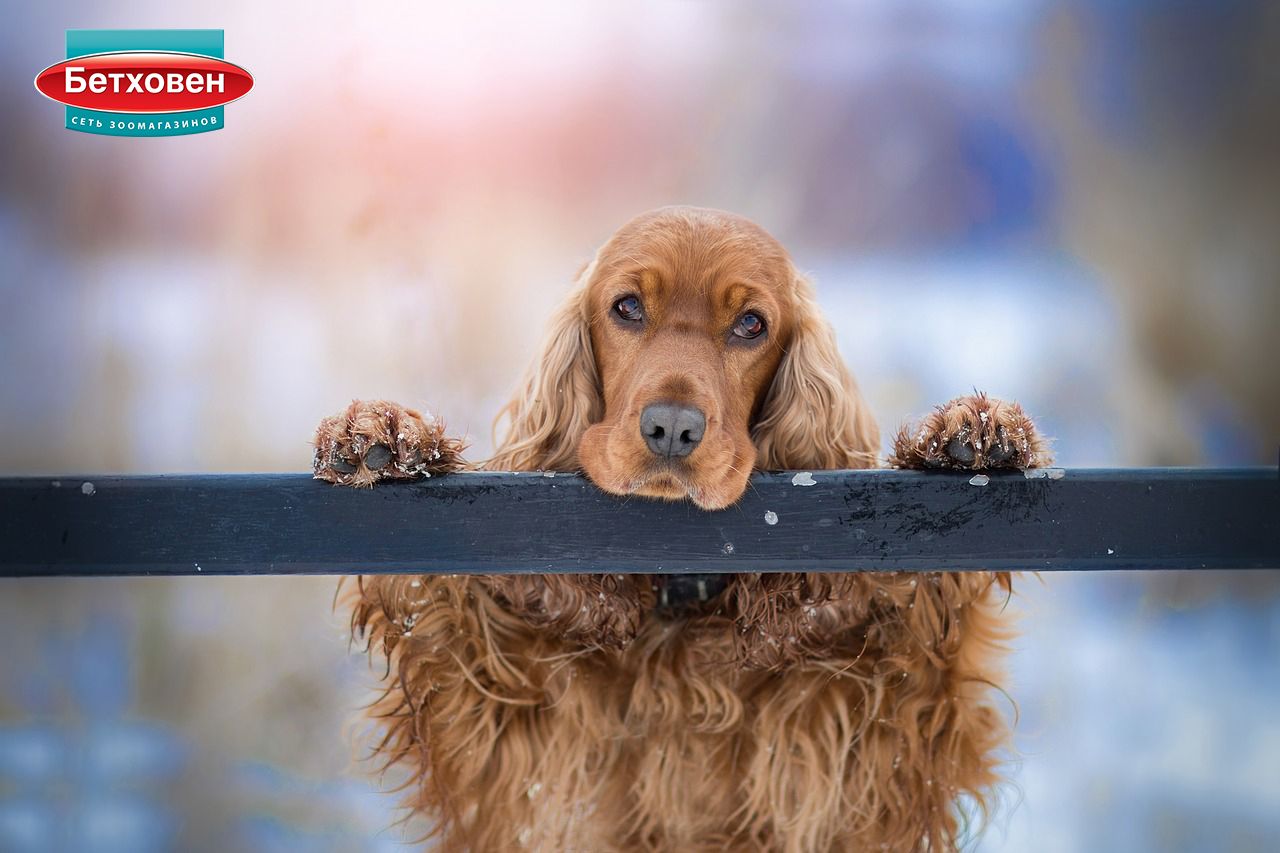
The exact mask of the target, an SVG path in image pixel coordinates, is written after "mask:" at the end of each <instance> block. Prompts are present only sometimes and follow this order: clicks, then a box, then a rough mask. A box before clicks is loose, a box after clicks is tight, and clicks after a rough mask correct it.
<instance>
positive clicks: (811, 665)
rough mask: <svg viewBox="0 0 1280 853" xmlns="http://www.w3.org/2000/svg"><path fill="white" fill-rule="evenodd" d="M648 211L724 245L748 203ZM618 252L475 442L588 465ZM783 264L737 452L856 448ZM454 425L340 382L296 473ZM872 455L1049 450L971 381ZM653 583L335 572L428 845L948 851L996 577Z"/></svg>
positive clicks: (986, 682)
mask: <svg viewBox="0 0 1280 853" xmlns="http://www.w3.org/2000/svg"><path fill="white" fill-rule="evenodd" d="M649 216H650V217H656V219H650V220H648V221H647V225H646V227H644V228H641V229H640V231H639V235H640V237H641V238H642V240H643V239H647V240H649V241H650V242H652V241H653V240H654V239H655V238H654V235H653V230H654V228H655V227H656V228H658V229H659V237H661V238H662V239H664V240H667V241H668V243H671V244H676V245H679V244H680V240H682V239H683V240H685V241H686V242H689V241H692V242H695V243H696V242H698V241H699V240H702V241H704V242H705V241H706V239H707V237H706V235H707V234H708V233H710V234H712V235H713V236H715V237H716V238H717V240H718V242H716V241H712V242H716V245H718V246H719V251H720V252H724V251H725V245H726V243H725V241H724V240H723V239H720V238H721V237H722V236H723V235H722V233H721V232H723V231H725V230H726V229H729V230H733V229H747V227H748V226H750V223H746V224H745V225H743V223H745V220H739V219H737V218H736V217H728V215H726V214H718V213H714V212H707V211H693V210H688V209H677V210H666V211H660V212H658V213H657V214H650V215H649ZM642 219H643V218H642ZM637 221H641V220H637ZM634 224H635V223H632V226H634ZM632 226H628V228H631V227H632ZM750 229H755V226H750ZM748 230H749V229H748ZM757 231H758V229H755V230H750V236H751V237H752V239H753V240H756V239H759V238H758V237H757V236H756V232H757ZM760 233H762V232H760ZM619 235H621V236H622V237H623V238H626V237H627V236H628V230H627V229H626V228H624V229H623V230H622V231H620V232H619ZM766 236H767V235H766ZM769 239H770V240H771V238H769ZM747 245H748V246H750V241H748V243H747ZM772 245H773V244H769V248H770V250H771V249H772ZM624 250H625V251H627V252H628V253H630V254H632V255H634V254H635V252H634V250H632V249H631V248H629V243H628V242H627V240H626V239H623V240H620V239H619V237H618V236H615V238H614V240H612V241H611V242H610V243H609V244H607V245H606V246H605V248H604V249H602V250H601V254H600V256H598V257H597V259H596V261H595V262H594V263H593V264H592V265H591V266H589V267H588V268H587V270H586V271H584V273H583V276H582V282H581V285H580V287H579V288H578V289H577V290H575V292H574V293H573V294H572V295H571V297H570V299H569V301H568V303H566V306H565V307H564V308H563V309H562V310H561V311H560V313H559V315H558V316H557V318H556V319H555V321H554V322H553V324H552V328H551V329H550V334H549V336H548V339H547V343H546V345H545V347H544V351H543V353H542V355H541V357H540V358H539V359H538V360H537V361H536V362H535V364H534V365H533V366H532V367H531V369H530V372H529V374H528V376H527V377H526V379H525V382H524V383H523V386H522V388H521V391H520V392H519V393H518V394H517V395H516V397H515V398H514V399H513V401H512V402H511V404H509V405H508V407H507V408H506V410H505V416H506V418H507V420H508V422H509V429H508V432H507V434H506V437H505V440H504V441H503V442H502V444H501V445H500V446H499V449H498V451H497V453H496V455H495V456H494V458H493V459H491V460H489V461H488V462H487V463H485V465H484V467H486V468H488V469H490V470H540V469H541V470H580V466H584V465H585V464H586V463H585V461H584V460H581V459H579V456H578V450H579V444H580V442H581V439H582V436H583V434H584V432H585V431H586V430H587V429H589V428H590V427H591V426H592V425H593V424H597V423H600V422H601V420H602V419H603V418H607V417H609V416H610V411H609V410H610V407H609V405H608V404H607V403H608V401H609V400H610V399H611V397H610V388H609V387H607V386H608V385H609V384H610V383H616V382H618V381H619V380H618V379H617V378H615V377H616V374H614V373H611V372H610V371H611V370H612V368H610V367H609V363H610V356H609V354H608V353H607V352H604V351H602V350H604V349H605V348H606V346H607V345H606V344H605V343H603V342H602V339H601V335H599V334H593V327H592V322H593V320H598V312H596V311H593V310H592V309H591V307H590V302H589V296H588V294H589V293H590V292H591V290H592V289H593V288H598V287H600V286H601V284H600V282H601V280H602V275H603V274H602V273H601V270H602V269H605V268H606V266H607V262H608V260H609V258H610V256H611V254H616V253H618V252H621V251H624ZM779 251H780V250H779ZM747 254H748V255H749V252H748V253H747ZM683 257H684V258H685V261H686V263H687V262H688V259H689V257H690V253H689V252H687V251H686V252H685V254H684V255H683ZM717 257H718V256H717ZM782 257H783V258H785V254H784V255H782ZM695 260H696V256H695ZM782 269H784V271H785V272H786V273H787V278H786V280H785V281H784V282H783V283H782V284H781V289H780V294H781V295H780V297H779V304H780V305H781V306H782V309H781V310H782V311H785V312H787V313H788V314H789V316H786V317H783V316H778V317H777V318H776V322H775V323H774V326H773V327H774V328H775V329H776V328H781V329H783V330H784V332H783V334H785V336H786V337H785V339H784V340H782V341H780V342H779V349H780V352H779V353H778V354H777V357H776V363H774V364H773V365H772V369H771V370H770V371H769V372H768V373H769V375H768V376H767V377H765V379H764V380H763V381H762V383H761V384H762V387H760V388H759V389H758V391H759V393H758V399H755V400H754V404H753V405H752V406H751V407H749V411H748V412H747V414H748V415H749V417H750V421H749V422H748V421H744V424H743V425H744V428H745V429H749V439H750V441H751V443H752V446H754V448H755V451H756V458H755V459H754V466H755V467H756V468H759V469H783V468H809V469H820V468H863V467H871V466H872V465H873V464H874V460H875V452H876V447H877V444H878V438H877V433H876V428H875V425H874V422H873V421H872V420H871V417H870V415H869V413H868V412H867V409H866V406H865V405H864V404H863V402H862V400H861V398H860V397H859V396H858V393H857V389H856V386H855V385H854V383H853V381H852V379H851V378H850V376H849V374H848V372H847V370H846V369H845V367H844V365H843V363H842V362H841V360H840V358H839V355H838V353H837V351H836V346H835V340H834V336H833V334H832V333H831V330H830V328H829V327H828V326H827V325H826V323H825V322H824V321H823V320H822V319H821V317H820V316H819V314H818V313H817V308H816V306H815V304H814V301H813V299H812V294H811V291H810V289H809V285H808V284H807V283H806V282H805V281H804V280H803V279H802V278H800V277H799V276H796V275H794V274H791V272H790V262H789V260H786V262H785V266H784V267H783V268H782ZM606 277H607V276H606ZM760 357H761V358H766V356H765V355H761V356H760ZM677 363H678V364H687V362H677ZM626 369H630V368H626ZM692 372H693V373H696V370H694V371H692ZM707 405H714V401H712V403H709V404H707ZM725 411H728V410H727V409H726V410H725ZM725 417H726V418H727V417H728V415H726V416H725ZM406 425H407V426H406ZM1019 430H1021V432H1019ZM1023 440H1025V443H1024V441H1023ZM378 447H381V448H382V449H381V450H377V449H376V448H378ZM939 448H941V451H939ZM947 448H950V449H951V450H950V451H948V450H947ZM460 449H461V447H460V445H458V444H457V443H454V442H451V441H450V440H449V439H447V438H446V437H445V435H444V431H443V426H442V425H440V424H439V423H438V422H435V421H429V420H426V419H424V418H422V417H421V416H420V415H419V414H418V413H416V412H414V411H413V410H410V409H404V408H403V407H400V406H397V405H395V404H392V403H387V402H385V401H375V402H372V403H355V404H353V406H352V407H351V408H350V409H349V410H348V411H347V412H345V413H343V414H342V415H340V416H338V417H337V418H331V419H328V420H327V421H325V422H324V423H323V424H322V425H321V428H320V430H319V432H318V434H317V455H316V475H317V477H321V478H323V479H327V480H330V481H332V482H338V483H344V484H349V485H368V484H371V483H373V482H374V481H376V480H378V479H380V478H381V474H382V472H387V476H389V477H391V478H398V477H404V476H411V475H423V474H440V473H447V472H448V471H449V470H456V469H458V468H461V467H463V466H464V465H465V463H463V462H462V461H461V459H460V457H459V456H458V453H459V451H460ZM370 456H373V457H374V458H373V459H372V462H370V461H369V457H370ZM618 458H623V457H618ZM891 461H893V462H894V463H895V464H898V465H901V466H904V467H942V466H945V467H954V468H967V467H974V468H980V467H992V466H1015V465H1016V466H1022V467H1029V466H1032V465H1036V464H1047V462H1048V454H1047V450H1046V448H1045V446H1044V444H1043V442H1042V441H1041V439H1040V438H1039V437H1038V435H1036V433H1035V432H1034V427H1033V425H1032V424H1031V422H1030V421H1029V420H1027V419H1026V418H1025V415H1023V414H1022V412H1021V410H1020V409H1018V408H1017V406H1016V405H1015V404H1005V403H1001V402H1000V401H995V400H990V399H988V398H986V397H985V396H982V395H974V396H972V397H965V398H958V399H957V400H953V401H952V402H951V403H949V404H947V405H946V406H943V407H939V410H938V411H937V412H935V413H934V414H933V415H931V416H930V417H928V418H926V420H925V422H924V423H923V424H922V425H921V426H920V427H918V428H912V429H907V428H904V429H903V431H902V432H901V433H900V434H899V435H898V437H897V440H896V442H895V448H894V455H893V457H892V460H891ZM598 464H599V462H598V461H597V462H593V463H591V465H586V467H588V472H589V473H591V470H592V466H593V465H598ZM619 464H630V463H629V462H626V461H625V460H624V462H623V463H619ZM415 466H418V467H417V468H416V470H415ZM689 476H690V478H691V479H690V485H689V489H690V495H689V496H690V498H691V499H696V498H697V497H700V498H702V499H705V500H710V498H707V495H714V494H716V493H714V491H699V492H698V493H697V495H696V496H695V494H694V492H695V489H696V488H697V487H700V485H701V484H699V483H697V482H694V481H693V480H692V477H693V475H689ZM593 479H597V482H598V483H600V485H601V486H602V488H607V489H610V490H612V489H613V488H615V487H612V486H609V485H607V484H606V483H603V482H600V481H601V480H603V479H605V478H604V477H600V476H599V475H593ZM713 485H714V484H713ZM744 487H745V484H744ZM708 488H710V487H708ZM738 494H740V491H739V492H738ZM733 497H734V499H736V496H733ZM657 589H658V587H657V585H656V579H655V578H652V577H650V576H646V575H616V574H605V575H512V576H467V575H449V576H437V575H423V576H377V577H364V578H357V579H355V580H354V581H353V582H350V583H349V584H348V586H347V587H346V593H345V596H346V597H345V601H346V602H347V603H348V604H349V606H350V607H351V627H352V631H353V636H357V637H361V638H363V639H364V640H365V641H366V642H367V644H368V650H369V651H370V653H371V654H374V655H376V656H378V657H384V656H385V663H386V678H385V679H384V683H383V690H382V692H381V694H380V696H379V698H378V699H377V700H376V701H375V702H374V704H373V705H372V706H371V714H372V715H373V717H374V718H375V719H376V720H377V722H378V725H379V731H380V732H381V738H380V741H379V742H378V743H377V745H376V749H375V755H376V756H377V757H378V759H379V760H380V761H381V763H382V765H383V766H384V767H390V766H393V765H400V766H403V767H404V768H407V769H408V770H409V771H410V774H411V778H410V779H409V780H408V782H407V783H406V787H405V791H406V795H407V796H406V800H405V804H406V806H408V807H409V808H410V809H411V810H413V811H414V812H417V813H421V814H423V815H425V816H427V817H428V818H429V819H430V821H431V827H432V828H431V837H433V839H434V844H435V845H436V849H441V850H459V851H461V850H472V851H490V850H509V849H513V848H520V847H524V848H529V849H537V850H548V851H551V850H557V851H558V850H584V851H623V850H628V851H629V850H670V851H701V850H706V851H711V850H770V851H774V850H776V851H788V853H790V851H820V850H878V849H883V850H895V851H921V850H945V849H952V848H954V847H956V846H957V845H959V844H960V843H962V842H963V840H964V839H965V838H966V837H972V836H973V834H974V833H975V832H976V831H977V829H978V828H979V827H980V825H981V824H982V823H983V822H984V820H985V818H986V817H987V815H988V812H989V810H990V808H991V806H992V805H993V800H992V797H993V794H992V791H993V786H995V785H996V783H997V782H998V781H999V777H998V773H997V770H998V765H999V761H1000V759H999V756H998V751H999V750H1000V749H1001V747H1002V746H1004V745H1005V744H1006V740H1007V736H1008V729H1007V724H1006V721H1005V718H1004V716H1003V715H1002V714H1001V713H1000V712H999V711H998V710H997V706H996V703H997V699H998V697H999V693H998V690H997V689H996V687H995V685H996V684H997V682H998V680H999V671H998V666H997V661H998V658H999V655H1000V652H1001V644H1002V642H1003V641H1004V640H1005V639H1006V638H1007V637H1008V635H1009V629H1008V624H1007V619H1006V617H1005V616H1004V615H1003V614H1002V608H1003V605H1004V604H1005V602H1006V600H1007V597H1008V595H1009V594H1010V576H1009V575H1008V574H1006V573H991V572H967V573H958V572H957V573H949V572H944V573H932V574H908V573H901V574H899V573H848V574H821V573H761V574H739V575H733V576H731V579H730V580H729V582H728V584H727V586H726V588H725V589H724V591H723V592H722V593H720V595H719V596H717V597H716V598H715V600H714V606H713V607H712V608H709V609H707V610H706V611H703V612H697V613H693V614H690V615H687V616H683V617H677V618H673V617H670V616H667V617H662V616H659V615H657V612H656V611H655V604H656V597H657V594H658V592H657Z"/></svg>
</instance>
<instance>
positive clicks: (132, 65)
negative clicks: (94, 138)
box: [36, 30, 253, 136]
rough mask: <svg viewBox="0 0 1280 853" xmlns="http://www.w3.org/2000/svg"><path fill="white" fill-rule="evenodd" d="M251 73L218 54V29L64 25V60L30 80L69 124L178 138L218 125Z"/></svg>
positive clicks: (249, 83) (220, 36) (109, 131)
mask: <svg viewBox="0 0 1280 853" xmlns="http://www.w3.org/2000/svg"><path fill="white" fill-rule="evenodd" d="M252 87H253V77H252V76H251V75H250V74H249V72H247V71H245V70H244V69H243V68H240V67H239V66H237V65H233V64H232V63H229V62H226V61H225V59H224V57H223V31H222V30H67V34H66V59H64V60H63V61H62V62H58V63H55V64H54V65H51V66H49V67H48V68H46V69H45V70H44V71H43V72H41V74H40V75H39V76H38V77H37V78H36V89H37V90H38V91H40V92H41V93H42V94H44V95H45V96H47V97H49V98H51V99H53V100H55V101H58V102H60V103H62V104H63V105H64V106H65V125H66V128H67V129H68V130H75V131H79V132H81V133H95V134H102V135H105V136H182V135H186V134H192V133H207V132H209V131H211V130H221V129H222V128H223V127H224V126H225V107H224V106H223V105H224V104H227V103H229V102H231V101H234V100H236V99H238V98H240V97H243V96H244V95H245V94H246V93H247V92H248V91H249V90H250V89H251V88H252Z"/></svg>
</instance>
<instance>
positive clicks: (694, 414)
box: [640, 403, 707, 458]
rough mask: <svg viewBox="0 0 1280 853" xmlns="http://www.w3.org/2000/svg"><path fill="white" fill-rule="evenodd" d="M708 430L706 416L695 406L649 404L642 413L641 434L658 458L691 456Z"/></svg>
mask: <svg viewBox="0 0 1280 853" xmlns="http://www.w3.org/2000/svg"><path fill="white" fill-rule="evenodd" d="M706 428H707V417H706V415H704V414H702V412H701V411H699V410H698V409H695V408H694V407H693V406H682V405H679V404H677V403H650V404H649V405H647V406H645V407H644V411H643V412H641V413H640V434H641V435H643V436H644V443H645V444H647V445H649V450H651V451H653V453H654V454H655V455H657V456H666V457H668V458H674V457H677V456H688V455H689V454H690V453H692V452H693V449H694V448H695V447H697V446H698V442H700V441H702V432H703V430H705V429H706Z"/></svg>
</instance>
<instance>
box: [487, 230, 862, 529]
mask: <svg viewBox="0 0 1280 853" xmlns="http://www.w3.org/2000/svg"><path fill="white" fill-rule="evenodd" d="M503 414H504V415H505V416H506V417H508V418H509V420H510V429H509V432H508V435H507V438H506V440H505V442H503V443H502V445H501V446H500V448H499V450H498V452H497V454H496V455H495V457H494V458H493V459H492V460H491V461H490V463H489V465H488V467H490V468H494V469H507V470H531V469H543V470H582V471H583V472H585V473H586V475H587V476H588V477H589V478H590V479H591V480H592V481H593V482H594V483H595V484H596V485H597V486H599V487H600V488H601V489H603V490H605V491H607V492H610V493H612V494H616V495H644V496H649V497H656V498H664V499H669V500H683V499H688V500H692V501H693V502H694V503H695V504H697V505H698V506H700V507H702V508H704V509H722V508H724V507H727V506H730V505H732V504H733V503H734V502H736V501H737V500H738V498H739V497H741V495H742V493H743V492H744V491H745V490H746V486H747V478H748V477H749V475H750V473H751V471H752V469H753V468H761V469H787V468H815V469H832V468H854V467H866V466H868V465H870V464H872V463H873V461H874V458H875V450H876V447H877V446H878V435H877V431H876V427H875V424H874V422H873V421H872V419H871V417H870V414H869V412H868V410H867V407H866V406H865V405H864V404H863V403H862V400H861V399H860V397H859V395H858V392H857V388H856V386H855V384H854V382H853V380H852V378H851V377H850V375H849V373H848V371H847V370H846V368H845V366H844V364H843V362H842V361H841V359H840V356H839V353H838V351H837V349H836V344H835V337H834V334H833V333H832V330H831V328H830V326H829V325H828V324H827V323H826V322H825V321H824V320H823V318H822V317H821V316H820V315H819V313H818V310H817V307H816V305H815V303H814V299H813V294H812V290H811V288H810V286H809V284H808V282H807V281H806V280H805V279H804V278H803V277H802V276H800V275H799V274H798V273H797V272H796V269H795V266H794V265H793V263H792V261H791V258H790V256H789V255H788V254H787V252H786V250H785V249H783V247H782V246H781V245H780V244H779V243H778V241H777V240H775V239H774V238H773V237H772V236H770V235H769V234H768V233H767V232H766V231H765V230H764V229H762V228H761V227H759V226H758V225H756V224H754V223H752V222H750V221H748V220H746V219H743V218H742V217H739V216H735V215H733V214H729V213H724V212H720V211H713V210H704V209H699V208H662V209H660V210H656V211H652V212H649V213H646V214H642V215H641V216H639V217H636V218H635V219H633V220H631V221H630V222H628V223H627V224H625V225H623V226H622V227H621V228H620V229H618V231H617V232H616V233H615V234H614V235H613V237H612V238H610V239H609V241H608V242H607V243H605V245H604V246H603V247H602V248H601V249H600V250H599V251H598V252H597V254H596V256H595V258H594V260H592V262H591V263H590V264H588V265H587V267H586V268H585V269H584V270H583V272H582V273H581V275H580V276H579V281H578V286H577V287H576V288H575V289H574V291H573V292H572V293H571V294H570V296H569V298H568V300H567V301H566V303H565V304H564V305H563V306H562V307H561V309H560V310H559V312H558V314H557V315H556V318H555V320H554V321H553V322H552V324H551V327H550V329H549V332H548V335H547V339H546V342H545V343H544V345H543V348H542V352H541V355H540V356H539V358H538V359H537V360H536V361H535V362H534V364H533V365H532V367H531V368H530V370H529V373H528V376H527V377H526V380H525V382H524V384H523V386H522V388H521V391H520V392H519V393H518V394H517V395H516V397H515V398H514V399H513V400H512V401H511V402H510V403H509V404H508V405H507V407H506V408H505V409H504V411H503Z"/></svg>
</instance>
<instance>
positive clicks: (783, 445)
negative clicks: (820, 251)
mask: <svg viewBox="0 0 1280 853" xmlns="http://www.w3.org/2000/svg"><path fill="white" fill-rule="evenodd" d="M795 288H796V290H795V295H796V318H795V330H794V332H793V334H792V337H791V345H790V346H789V347H788V348H787V350H786V352H785V354H784V355H783V356H782V363H781V364H779V365H778V372H777V373H776V374H774V377H773V385H772V386H771V387H770V388H769V395H768V396H767V397H766V398H765V402H764V406H763V407H762V409H761V412H760V418H759V420H757V421H756V425H755V428H754V429H753V430H752V438H753V439H754V440H755V445H756V449H757V455H756V467H758V468H762V469H764V470H775V471H776V470H780V469H794V468H813V469H816V470H830V469H833V468H873V467H875V466H876V465H877V464H878V458H877V457H878V451H879V447H880V431H879V429H878V428H877V427H876V422H875V420H874V419H873V418H872V417H871V411H870V409H869V408H868V407H867V404H866V403H865V402H864V401H863V399H862V396H861V395H860V394H859V393H858V386H857V383H855V382H854V381H853V377H852V376H851V375H850V374H849V370H848V368H846V367H845V365H844V361H843V360H842V359H841V358H840V351H839V350H838V349H837V348H836V336H835V332H834V331H833V330H832V328H831V325H830V324H829V323H828V322H827V321H826V320H825V319H824V318H823V316H822V314H821V313H820V312H819V311H818V304H817V302H816V301H815V300H814V297H813V288H812V287H811V286H810V284H809V282H808V281H806V280H805V279H804V278H802V277H800V276H799V275H797V276H796V283H795Z"/></svg>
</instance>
